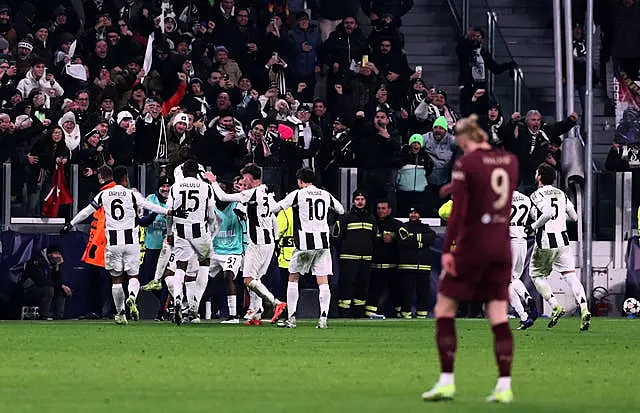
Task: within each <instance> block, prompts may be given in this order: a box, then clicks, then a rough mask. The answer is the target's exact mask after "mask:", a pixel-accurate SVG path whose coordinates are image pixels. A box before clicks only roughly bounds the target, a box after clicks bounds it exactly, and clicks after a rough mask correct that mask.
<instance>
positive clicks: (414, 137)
mask: <svg viewBox="0 0 640 413" xmlns="http://www.w3.org/2000/svg"><path fill="white" fill-rule="evenodd" d="M416 142H417V143H419V144H420V146H424V139H422V135H420V134H419V133H416V134H414V135H411V137H410V138H409V146H411V145H413V144H414V143H416Z"/></svg>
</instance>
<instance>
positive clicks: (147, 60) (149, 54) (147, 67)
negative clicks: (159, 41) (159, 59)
mask: <svg viewBox="0 0 640 413" xmlns="http://www.w3.org/2000/svg"><path fill="white" fill-rule="evenodd" d="M155 38H156V36H155V35H154V33H153V32H151V34H150V35H149V39H148V40H147V50H146V51H145V52H144V63H142V69H143V70H144V76H143V77H142V79H141V82H143V81H144V78H145V77H147V75H149V72H150V71H151V63H152V62H153V41H154V40H155Z"/></svg>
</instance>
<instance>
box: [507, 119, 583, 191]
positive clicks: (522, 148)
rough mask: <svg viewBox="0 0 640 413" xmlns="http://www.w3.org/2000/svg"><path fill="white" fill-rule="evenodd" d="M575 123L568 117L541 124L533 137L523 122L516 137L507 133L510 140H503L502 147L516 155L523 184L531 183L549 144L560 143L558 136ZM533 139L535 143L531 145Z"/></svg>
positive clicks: (545, 155) (567, 130)
mask: <svg viewBox="0 0 640 413" xmlns="http://www.w3.org/2000/svg"><path fill="white" fill-rule="evenodd" d="M575 125H576V122H574V121H572V120H570V119H568V118H567V119H565V120H563V121H560V122H552V123H547V124H544V125H542V127H541V128H540V131H539V132H538V133H537V134H536V137H535V138H534V137H533V135H532V134H531V132H530V131H529V128H528V127H527V126H526V125H524V124H520V125H518V137H517V138H516V137H515V136H510V135H509V138H510V140H508V141H505V143H504V147H505V149H506V150H508V151H509V152H512V153H513V154H515V155H516V156H517V157H518V161H519V162H520V180H521V181H522V183H523V184H525V185H528V184H532V183H533V178H534V175H535V173H534V172H535V170H536V168H537V167H538V165H540V164H541V163H543V162H544V160H545V158H546V157H547V153H549V145H550V144H556V145H560V144H561V143H562V140H561V139H560V136H562V135H563V134H565V133H567V132H569V131H570V130H571V128H573V127H574V126H575ZM545 136H546V138H545ZM505 137H506V135H505ZM534 139H535V143H534V144H533V145H532V141H533V140H534Z"/></svg>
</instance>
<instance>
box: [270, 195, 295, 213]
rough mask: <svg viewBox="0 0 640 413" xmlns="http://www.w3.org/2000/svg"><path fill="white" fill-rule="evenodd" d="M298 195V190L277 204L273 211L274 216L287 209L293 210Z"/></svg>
mask: <svg viewBox="0 0 640 413" xmlns="http://www.w3.org/2000/svg"><path fill="white" fill-rule="evenodd" d="M296 195H298V190H297V189H296V190H295V191H293V192H291V193H290V194H289V195H287V196H286V197H284V199H281V200H280V202H276V205H275V207H274V208H273V209H272V210H273V213H274V214H277V213H278V212H280V211H282V210H285V209H287V208H291V207H292V206H293V204H294V202H295V199H296Z"/></svg>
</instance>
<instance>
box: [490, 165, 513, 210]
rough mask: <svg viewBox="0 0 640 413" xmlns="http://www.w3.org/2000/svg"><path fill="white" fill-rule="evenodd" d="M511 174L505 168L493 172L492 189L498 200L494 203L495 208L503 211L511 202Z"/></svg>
mask: <svg viewBox="0 0 640 413" xmlns="http://www.w3.org/2000/svg"><path fill="white" fill-rule="evenodd" d="M509 186H510V185H509V174H508V173H507V171H506V170H504V168H496V169H494V170H493V171H492V172H491V189H492V190H493V192H495V194H496V196H497V197H498V199H496V200H495V201H493V208H494V209H495V210H501V209H502V208H504V207H505V205H507V201H509Z"/></svg>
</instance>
